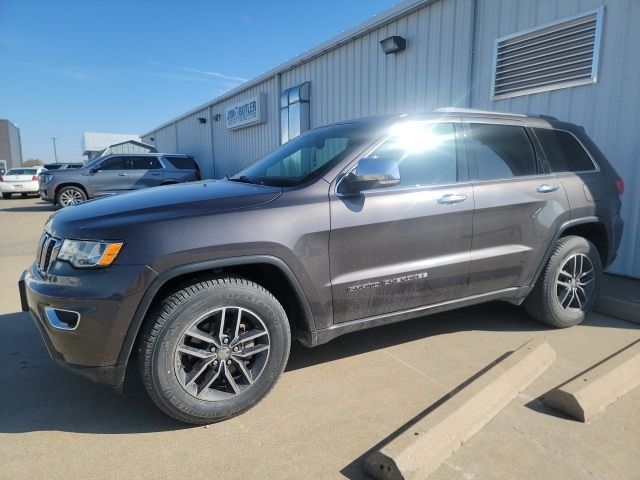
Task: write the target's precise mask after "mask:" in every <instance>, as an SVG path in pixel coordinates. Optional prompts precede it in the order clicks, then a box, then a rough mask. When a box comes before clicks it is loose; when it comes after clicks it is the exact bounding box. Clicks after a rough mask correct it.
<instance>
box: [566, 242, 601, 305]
mask: <svg viewBox="0 0 640 480" xmlns="http://www.w3.org/2000/svg"><path fill="white" fill-rule="evenodd" d="M594 282H595V271H594V268H593V263H591V260H590V259H589V257H587V256H586V255H584V254H582V253H577V254H575V255H572V256H570V257H569V258H567V260H566V261H565V262H564V264H563V265H562V267H560V270H559V271H558V277H557V278H556V295H557V299H558V303H559V304H560V306H561V307H562V308H563V309H564V310H582V309H583V308H585V306H586V305H587V304H588V303H589V300H590V299H591V295H592V294H593V288H594Z"/></svg>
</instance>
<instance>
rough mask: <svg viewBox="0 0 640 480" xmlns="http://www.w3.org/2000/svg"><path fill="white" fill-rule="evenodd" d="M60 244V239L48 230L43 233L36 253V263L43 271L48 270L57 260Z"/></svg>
mask: <svg viewBox="0 0 640 480" xmlns="http://www.w3.org/2000/svg"><path fill="white" fill-rule="evenodd" d="M59 245H60V240H58V239H57V238H55V237H52V236H51V235H49V234H48V233H46V232H45V233H44V234H43V235H42V238H41V239H40V243H39V244H38V251H37V253H36V265H37V266H38V269H39V270H40V271H41V272H47V270H48V269H49V265H51V262H52V261H53V260H55V257H56V255H57V253H58V247H59Z"/></svg>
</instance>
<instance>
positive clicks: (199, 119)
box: [198, 117, 207, 124]
mask: <svg viewBox="0 0 640 480" xmlns="http://www.w3.org/2000/svg"><path fill="white" fill-rule="evenodd" d="M198 123H200V124H202V123H207V119H206V118H204V117H198Z"/></svg>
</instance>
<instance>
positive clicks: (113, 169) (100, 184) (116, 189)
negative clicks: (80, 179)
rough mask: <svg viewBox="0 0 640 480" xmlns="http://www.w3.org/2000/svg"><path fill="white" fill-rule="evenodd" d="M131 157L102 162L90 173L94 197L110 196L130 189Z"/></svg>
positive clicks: (118, 157) (119, 157)
mask: <svg viewBox="0 0 640 480" xmlns="http://www.w3.org/2000/svg"><path fill="white" fill-rule="evenodd" d="M130 174H131V157H129V156H128V155H127V156H125V155H118V156H115V157H109V158H107V159H105V160H103V161H102V162H101V163H100V164H99V165H97V166H96V172H95V173H91V174H90V175H91V185H92V187H93V191H94V194H95V195H96V196H101V195H111V194H114V193H120V192H124V191H127V190H130V189H131V185H132V182H133V181H134V180H135V179H134V178H133V177H132V176H131V175H130Z"/></svg>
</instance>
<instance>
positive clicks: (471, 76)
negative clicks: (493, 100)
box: [467, 0, 478, 108]
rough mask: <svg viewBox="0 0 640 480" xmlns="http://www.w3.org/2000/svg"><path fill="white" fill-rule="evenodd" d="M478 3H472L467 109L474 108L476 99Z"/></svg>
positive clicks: (475, 0) (474, 0)
mask: <svg viewBox="0 0 640 480" xmlns="http://www.w3.org/2000/svg"><path fill="white" fill-rule="evenodd" d="M477 3H478V0H473V1H472V2H471V49H470V51H469V57H470V58H469V65H470V67H469V85H468V92H469V93H468V95H467V108H473V105H474V98H473V85H474V83H475V82H474V80H475V66H476V65H475V63H476V52H475V48H476V29H477V22H478V19H477V18H476V15H477V14H476V12H477Z"/></svg>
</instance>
